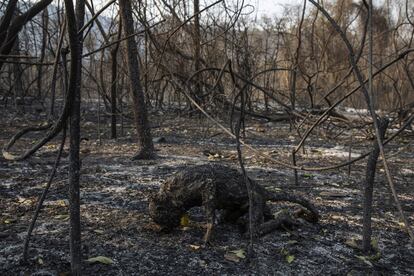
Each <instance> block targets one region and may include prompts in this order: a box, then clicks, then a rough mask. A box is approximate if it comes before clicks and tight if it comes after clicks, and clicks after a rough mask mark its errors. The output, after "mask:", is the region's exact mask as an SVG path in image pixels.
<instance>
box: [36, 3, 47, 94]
mask: <svg viewBox="0 0 414 276" xmlns="http://www.w3.org/2000/svg"><path fill="white" fill-rule="evenodd" d="M48 27H49V12H48V10H47V8H46V9H45V10H44V11H43V15H42V28H43V30H42V45H41V49H40V59H39V63H40V65H38V66H37V99H38V100H39V101H40V100H41V97H42V79H43V66H42V65H41V64H42V63H43V61H44V59H45V54H46V44H47V35H48Z"/></svg>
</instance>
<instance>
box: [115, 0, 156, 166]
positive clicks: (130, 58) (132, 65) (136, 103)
mask: <svg viewBox="0 0 414 276" xmlns="http://www.w3.org/2000/svg"><path fill="white" fill-rule="evenodd" d="M119 10H120V12H121V18H122V22H123V29H124V35H125V37H129V36H131V35H132V34H134V33H135V31H134V21H133V18H132V8H131V2H130V0H119ZM126 51H127V63H128V78H129V86H130V93H131V97H132V101H133V111H134V117H135V125H136V129H137V135H138V152H137V153H136V154H135V155H134V156H133V159H151V158H153V157H154V145H153V143H152V136H151V128H150V125H149V122H148V115H147V108H146V106H145V97H144V91H143V89H142V86H141V82H140V68H139V63H138V58H137V57H138V49H137V44H136V42H135V37H134V36H131V37H130V38H128V39H127V40H126Z"/></svg>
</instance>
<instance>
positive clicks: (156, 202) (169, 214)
mask: <svg viewBox="0 0 414 276" xmlns="http://www.w3.org/2000/svg"><path fill="white" fill-rule="evenodd" d="M183 213H184V212H183V211H182V209H181V208H178V207H176V206H175V205H174V204H173V201H172V200H171V199H169V198H166V197H162V196H160V195H159V194H157V195H154V196H150V198H149V215H150V217H151V219H152V220H153V221H154V222H155V223H156V224H158V225H159V226H161V227H162V228H163V230H166V231H170V230H172V229H173V228H174V227H177V226H178V225H180V219H181V216H182V215H183Z"/></svg>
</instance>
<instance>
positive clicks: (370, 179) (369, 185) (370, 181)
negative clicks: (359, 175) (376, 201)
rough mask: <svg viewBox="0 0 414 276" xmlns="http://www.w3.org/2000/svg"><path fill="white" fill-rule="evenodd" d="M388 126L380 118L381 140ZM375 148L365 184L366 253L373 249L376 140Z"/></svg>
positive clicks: (363, 234)
mask: <svg viewBox="0 0 414 276" xmlns="http://www.w3.org/2000/svg"><path fill="white" fill-rule="evenodd" d="M387 126H388V120H387V119H381V120H378V127H379V130H380V134H381V141H382V140H384V136H385V131H386V129H387ZM373 147H374V150H373V151H372V152H371V154H370V155H369V157H368V163H367V171H366V176H365V177H366V178H365V186H364V216H363V233H362V246H363V250H364V251H365V252H366V253H369V252H370V250H371V235H372V229H371V218H372V196H373V191H374V180H375V171H376V168H377V161H378V156H379V154H380V149H379V147H378V143H377V141H376V140H375V141H374V145H373Z"/></svg>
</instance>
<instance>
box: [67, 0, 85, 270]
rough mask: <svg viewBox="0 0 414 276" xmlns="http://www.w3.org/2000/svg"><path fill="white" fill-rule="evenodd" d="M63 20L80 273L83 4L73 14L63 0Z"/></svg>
mask: <svg viewBox="0 0 414 276" xmlns="http://www.w3.org/2000/svg"><path fill="white" fill-rule="evenodd" d="M65 7H66V20H67V24H68V25H67V26H68V34H69V44H70V55H71V67H70V77H69V78H70V80H69V87H68V93H69V94H70V95H71V97H72V100H73V101H72V106H71V109H70V120H69V122H70V138H69V141H70V151H69V211H70V255H71V271H72V275H81V225H80V188H79V186H80V185H79V184H80V183H79V176H80V168H81V164H80V160H79V146H80V103H81V69H82V33H78V30H80V29H81V27H82V26H83V22H84V16H85V4H84V1H82V0H77V1H76V15H75V10H74V7H73V2H72V0H65Z"/></svg>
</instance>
